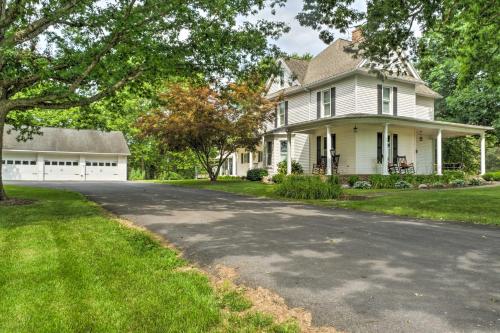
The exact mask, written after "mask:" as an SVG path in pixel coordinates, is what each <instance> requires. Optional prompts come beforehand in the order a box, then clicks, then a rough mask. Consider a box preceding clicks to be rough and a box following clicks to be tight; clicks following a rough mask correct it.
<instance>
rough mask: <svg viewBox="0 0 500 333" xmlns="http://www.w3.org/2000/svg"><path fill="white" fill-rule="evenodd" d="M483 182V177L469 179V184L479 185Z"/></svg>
mask: <svg viewBox="0 0 500 333" xmlns="http://www.w3.org/2000/svg"><path fill="white" fill-rule="evenodd" d="M482 183H483V179H482V178H479V177H475V178H471V179H469V185H472V186H479V185H481V184H482Z"/></svg>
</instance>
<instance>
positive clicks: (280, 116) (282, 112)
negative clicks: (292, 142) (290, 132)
mask: <svg viewBox="0 0 500 333" xmlns="http://www.w3.org/2000/svg"><path fill="white" fill-rule="evenodd" d="M284 125H285V102H281V103H280V104H279V105H278V127H279V126H284Z"/></svg>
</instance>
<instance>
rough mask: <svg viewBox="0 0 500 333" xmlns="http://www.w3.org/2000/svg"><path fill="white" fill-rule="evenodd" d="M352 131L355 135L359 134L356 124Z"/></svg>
mask: <svg viewBox="0 0 500 333" xmlns="http://www.w3.org/2000/svg"><path fill="white" fill-rule="evenodd" d="M352 131H353V132H354V133H358V127H357V126H356V124H354V128H353V129H352Z"/></svg>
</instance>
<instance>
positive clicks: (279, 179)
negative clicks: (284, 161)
mask: <svg viewBox="0 0 500 333" xmlns="http://www.w3.org/2000/svg"><path fill="white" fill-rule="evenodd" d="M283 179H285V175H284V174H282V173H277V174H275V175H273V177H272V180H273V183H276V184H280V183H283Z"/></svg>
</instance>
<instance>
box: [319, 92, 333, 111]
mask: <svg viewBox="0 0 500 333" xmlns="http://www.w3.org/2000/svg"><path fill="white" fill-rule="evenodd" d="M321 100H322V110H323V117H330V115H331V114H332V113H331V112H332V100H331V96H330V89H327V90H323V91H322V92H321Z"/></svg>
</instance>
